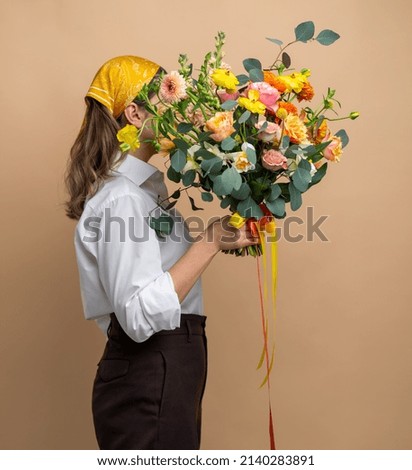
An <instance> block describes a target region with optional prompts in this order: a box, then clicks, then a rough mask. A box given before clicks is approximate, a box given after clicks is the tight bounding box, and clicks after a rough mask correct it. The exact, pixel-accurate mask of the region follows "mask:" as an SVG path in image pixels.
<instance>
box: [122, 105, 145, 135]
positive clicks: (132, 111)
mask: <svg viewBox="0 0 412 470" xmlns="http://www.w3.org/2000/svg"><path fill="white" fill-rule="evenodd" d="M124 115H125V117H126V119H127V121H128V123H129V124H133V125H134V126H136V127H137V128H138V129H140V128H141V127H142V125H143V122H144V120H145V110H144V108H142V107H140V106H138V105H137V104H136V103H130V104H129V106H127V108H126V109H125V110H124Z"/></svg>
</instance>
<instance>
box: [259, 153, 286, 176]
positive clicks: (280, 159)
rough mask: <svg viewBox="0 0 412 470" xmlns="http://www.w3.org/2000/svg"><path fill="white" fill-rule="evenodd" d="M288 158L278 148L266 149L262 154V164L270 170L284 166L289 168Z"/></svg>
mask: <svg viewBox="0 0 412 470" xmlns="http://www.w3.org/2000/svg"><path fill="white" fill-rule="evenodd" d="M287 161H288V160H287V158H286V157H285V156H284V155H283V154H282V153H280V152H278V151H277V150H273V149H271V150H264V151H263V155H262V165H263V167H264V168H266V169H267V170H270V171H277V170H280V169H281V168H283V169H284V170H287V168H288V163H287Z"/></svg>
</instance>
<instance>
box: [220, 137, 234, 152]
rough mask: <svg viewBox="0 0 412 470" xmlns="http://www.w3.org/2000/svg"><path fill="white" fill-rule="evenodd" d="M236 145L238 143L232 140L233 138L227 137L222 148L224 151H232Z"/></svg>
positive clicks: (222, 143)
mask: <svg viewBox="0 0 412 470" xmlns="http://www.w3.org/2000/svg"><path fill="white" fill-rule="evenodd" d="M236 145H237V142H236V140H235V139H232V137H226V139H224V140H222V142H221V144H220V147H221V148H222V150H225V151H230V150H233V148H234V147H235V146H236Z"/></svg>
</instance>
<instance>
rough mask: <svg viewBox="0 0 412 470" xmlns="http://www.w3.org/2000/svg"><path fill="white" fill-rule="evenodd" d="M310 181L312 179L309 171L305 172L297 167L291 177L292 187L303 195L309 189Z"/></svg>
mask: <svg viewBox="0 0 412 470" xmlns="http://www.w3.org/2000/svg"><path fill="white" fill-rule="evenodd" d="M311 180H312V177H311V176H310V173H309V171H308V170H305V169H304V168H300V167H298V168H297V169H296V170H295V172H294V173H293V175H292V182H293V186H294V187H295V188H296V189H298V190H299V191H300V192H301V193H304V192H305V191H306V190H307V189H308V188H309V183H310V182H311ZM289 186H290V185H289ZM289 190H290V188H289ZM291 197H292V195H291Z"/></svg>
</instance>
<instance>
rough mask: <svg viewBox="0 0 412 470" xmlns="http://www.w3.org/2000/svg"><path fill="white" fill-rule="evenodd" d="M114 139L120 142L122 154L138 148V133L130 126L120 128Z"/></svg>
mask: <svg viewBox="0 0 412 470" xmlns="http://www.w3.org/2000/svg"><path fill="white" fill-rule="evenodd" d="M116 137H117V140H118V141H119V142H121V144H120V149H121V150H122V152H127V151H129V150H131V151H132V152H133V151H135V150H136V149H138V148H139V147H140V142H139V131H138V130H137V128H136V127H135V126H132V125H131V124H127V125H126V126H124V127H122V128H121V129H120V130H119V132H118V133H117V135H116Z"/></svg>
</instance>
